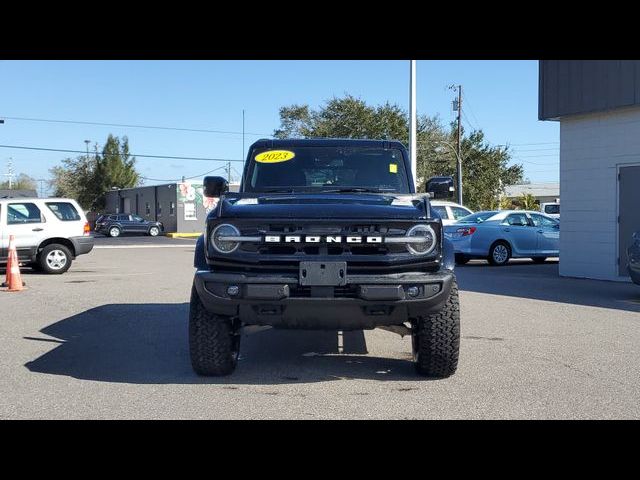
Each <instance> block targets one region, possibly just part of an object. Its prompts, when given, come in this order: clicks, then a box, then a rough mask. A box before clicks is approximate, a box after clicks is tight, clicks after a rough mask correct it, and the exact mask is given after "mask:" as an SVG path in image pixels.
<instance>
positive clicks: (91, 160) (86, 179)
mask: <svg viewBox="0 0 640 480" xmlns="http://www.w3.org/2000/svg"><path fill="white" fill-rule="evenodd" d="M95 168H96V156H88V157H87V156H85V155H83V156H79V157H76V158H65V159H64V160H62V165H56V166H55V167H53V168H50V169H49V173H50V175H51V177H52V180H50V181H49V187H50V188H51V189H52V190H53V195H54V196H56V197H67V198H74V199H76V200H77V201H78V203H79V204H80V205H81V206H82V208H83V209H85V210H89V209H90V208H91V206H92V205H93V202H94V201H95V198H96V194H95V188H94V186H93V182H94V175H95Z"/></svg>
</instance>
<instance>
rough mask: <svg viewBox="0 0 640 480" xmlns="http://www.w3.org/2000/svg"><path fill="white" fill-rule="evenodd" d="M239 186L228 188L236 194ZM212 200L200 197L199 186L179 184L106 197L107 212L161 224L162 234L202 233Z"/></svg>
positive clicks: (143, 188)
mask: <svg viewBox="0 0 640 480" xmlns="http://www.w3.org/2000/svg"><path fill="white" fill-rule="evenodd" d="M238 187H239V185H236V184H232V185H230V189H231V191H238ZM214 202H215V200H214V201H212V200H211V199H207V197H205V196H204V195H203V194H202V184H198V183H190V182H181V183H168V184H163V185H153V186H148V187H135V188H126V189H121V190H112V191H110V192H107V194H106V208H105V212H106V213H131V214H134V215H139V216H140V217H143V218H146V219H147V220H155V221H158V222H162V224H163V225H164V229H165V232H167V233H172V232H179V233H193V232H201V231H202V230H203V228H204V227H203V226H204V220H205V218H206V216H207V213H208V212H209V210H210V209H211V208H212V207H213V205H214Z"/></svg>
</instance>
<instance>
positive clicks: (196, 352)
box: [189, 285, 240, 376]
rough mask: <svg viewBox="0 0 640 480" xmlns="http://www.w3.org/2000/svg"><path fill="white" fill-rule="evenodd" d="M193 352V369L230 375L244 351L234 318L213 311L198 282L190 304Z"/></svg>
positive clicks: (198, 372)
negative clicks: (208, 307) (207, 304)
mask: <svg viewBox="0 0 640 480" xmlns="http://www.w3.org/2000/svg"><path fill="white" fill-rule="evenodd" d="M189 352H190V354H191V366H192V367H193V370H194V371H195V372H196V373H197V374H198V375H204V376H220V375H229V374H230V373H232V372H233V371H234V370H235V368H236V365H237V363H238V354H239V352H240V335H238V334H237V332H236V330H235V329H234V327H233V323H232V321H231V319H230V318H229V317H224V316H220V315H215V314H212V313H209V312H208V311H207V310H206V309H205V308H204V305H203V304H202V302H201V301H200V297H198V292H197V291H196V287H195V285H194V286H193V287H192V289H191V303H190V305H189Z"/></svg>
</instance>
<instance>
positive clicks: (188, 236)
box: [166, 232, 202, 238]
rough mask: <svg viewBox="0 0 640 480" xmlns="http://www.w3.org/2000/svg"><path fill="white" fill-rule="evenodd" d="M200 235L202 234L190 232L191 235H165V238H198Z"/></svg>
mask: <svg viewBox="0 0 640 480" xmlns="http://www.w3.org/2000/svg"><path fill="white" fill-rule="evenodd" d="M200 235H202V232H191V233H167V234H166V236H167V237H169V238H198V237H199V236H200Z"/></svg>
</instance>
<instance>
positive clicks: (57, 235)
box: [0, 198, 93, 273]
mask: <svg viewBox="0 0 640 480" xmlns="http://www.w3.org/2000/svg"><path fill="white" fill-rule="evenodd" d="M10 235H13V237H14V239H15V245H16V251H17V254H18V261H19V262H20V263H26V264H27V265H29V266H31V267H33V268H35V269H38V270H42V271H44V272H46V273H64V272H66V271H67V270H69V267H71V263H72V261H73V260H75V258H76V257H77V256H78V255H83V254H86V253H89V252H90V251H91V250H92V249H93V237H92V236H91V232H90V228H89V222H88V221H87V219H86V217H85V215H84V212H83V211H82V209H81V208H80V206H79V205H78V204H77V203H76V201H75V200H71V199H68V198H12V199H0V264H3V265H4V264H6V263H7V257H8V253H9V251H8V250H9V236H10Z"/></svg>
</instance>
